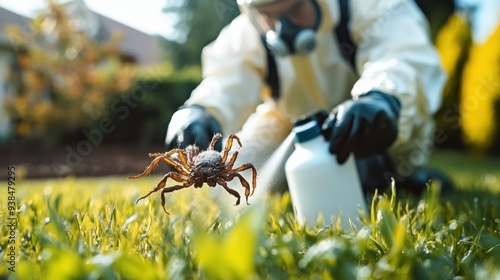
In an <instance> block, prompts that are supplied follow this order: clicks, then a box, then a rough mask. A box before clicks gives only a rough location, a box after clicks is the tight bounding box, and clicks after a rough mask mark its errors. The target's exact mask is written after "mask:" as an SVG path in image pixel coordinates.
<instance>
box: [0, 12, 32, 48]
mask: <svg viewBox="0 0 500 280" xmlns="http://www.w3.org/2000/svg"><path fill="white" fill-rule="evenodd" d="M28 23H29V18H27V17H24V16H22V15H19V14H16V13H14V12H11V11H9V10H7V9H4V8H2V7H0V47H4V48H11V47H12V45H11V41H10V39H9V38H8V37H7V35H5V31H4V30H5V27H7V26H8V25H10V24H16V25H19V26H27V24H28Z"/></svg>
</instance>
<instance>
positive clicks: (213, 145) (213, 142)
mask: <svg viewBox="0 0 500 280" xmlns="http://www.w3.org/2000/svg"><path fill="white" fill-rule="evenodd" d="M221 137H222V134H220V133H215V134H214V137H212V141H210V144H209V145H208V150H213V149H214V148H215V142H217V140H219V138H221Z"/></svg>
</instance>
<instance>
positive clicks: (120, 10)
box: [0, 0, 175, 37]
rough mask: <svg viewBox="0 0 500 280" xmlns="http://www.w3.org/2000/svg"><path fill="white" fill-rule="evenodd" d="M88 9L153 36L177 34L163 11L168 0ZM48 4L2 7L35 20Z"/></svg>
mask: <svg viewBox="0 0 500 280" xmlns="http://www.w3.org/2000/svg"><path fill="white" fill-rule="evenodd" d="M84 2H85V4H86V5H87V7H89V8H90V9H91V10H93V11H95V12H98V13H100V14H102V15H104V16H106V17H109V18H111V19H113V20H116V21H118V22H121V23H124V24H126V25H129V26H131V27H133V28H135V29H138V30H140V31H143V32H145V33H148V34H152V35H163V36H165V37H169V36H171V35H172V34H173V33H174V32H175V31H174V30H173V28H172V23H171V22H170V23H169V20H168V18H167V16H166V15H165V14H163V13H162V11H161V10H162V8H163V7H164V6H165V5H166V3H167V0H84ZM45 3H46V0H0V7H3V8H5V9H8V10H11V11H13V12H16V13H19V14H22V15H25V16H32V15H33V14H34V13H35V12H36V11H37V10H38V9H40V8H42V7H44V4H45Z"/></svg>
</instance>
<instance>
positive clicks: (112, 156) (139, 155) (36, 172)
mask: <svg viewBox="0 0 500 280" xmlns="http://www.w3.org/2000/svg"><path fill="white" fill-rule="evenodd" d="M162 151H165V147H163V146H152V147H150V146H148V147H143V146H98V147H92V149H91V150H89V151H85V150H82V149H80V150H79V151H78V150H77V147H73V146H66V147H53V148H37V147H0V168H2V170H4V172H1V171H0V180H5V179H6V178H7V166H12V165H13V166H15V167H16V175H17V176H20V177H22V178H26V179H34V178H54V177H56V178H57V177H67V176H76V177H95V176H112V175H123V176H130V175H136V174H139V173H141V172H142V171H143V170H144V168H146V166H147V165H148V164H149V163H150V162H151V159H150V158H149V157H148V154H149V153H153V152H162ZM168 170H169V169H168V167H167V165H166V164H160V165H159V166H158V167H157V168H156V169H155V171H154V173H155V174H156V173H161V172H167V171H168Z"/></svg>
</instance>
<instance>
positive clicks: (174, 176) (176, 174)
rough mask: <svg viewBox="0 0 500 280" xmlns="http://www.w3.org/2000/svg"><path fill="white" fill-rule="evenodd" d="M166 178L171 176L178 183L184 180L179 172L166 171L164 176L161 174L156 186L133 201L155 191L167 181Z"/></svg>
mask: <svg viewBox="0 0 500 280" xmlns="http://www.w3.org/2000/svg"><path fill="white" fill-rule="evenodd" d="M168 178H172V179H174V180H175V181H177V182H179V183H185V182H186V180H185V179H184V178H182V176H181V175H180V174H179V173H177V172H168V173H167V174H166V175H165V176H163V178H162V179H161V180H160V182H158V184H157V185H156V187H155V188H154V189H153V190H151V191H150V192H149V193H148V194H146V195H144V196H141V197H140V198H138V199H137V200H136V201H135V203H137V202H139V200H141V199H144V198H146V197H148V196H150V195H151V194H152V193H154V192H157V191H159V190H160V189H162V188H164V187H165V184H166V183H167V179H168Z"/></svg>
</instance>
